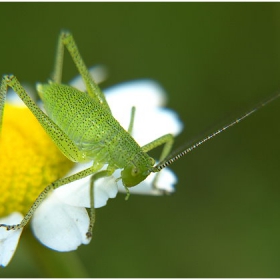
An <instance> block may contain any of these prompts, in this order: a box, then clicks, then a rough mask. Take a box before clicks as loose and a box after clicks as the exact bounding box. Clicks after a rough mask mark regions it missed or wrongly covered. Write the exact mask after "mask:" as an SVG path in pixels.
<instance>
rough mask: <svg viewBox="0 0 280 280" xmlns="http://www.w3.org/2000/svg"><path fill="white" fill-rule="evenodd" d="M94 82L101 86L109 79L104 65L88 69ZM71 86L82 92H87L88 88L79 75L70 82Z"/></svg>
mask: <svg viewBox="0 0 280 280" xmlns="http://www.w3.org/2000/svg"><path fill="white" fill-rule="evenodd" d="M88 70H89V73H90V75H91V76H92V77H93V79H94V81H95V82H96V83H97V84H99V83H101V82H103V81H104V80H105V79H106V78H107V71H106V67H105V66H103V65H96V66H93V67H91V68H89V69H88ZM69 85H70V86H72V87H74V88H76V89H78V90H80V91H85V90H86V87H85V84H84V81H83V79H82V77H81V76H80V75H79V76H77V77H75V78H74V79H72V80H71V81H70V82H69Z"/></svg>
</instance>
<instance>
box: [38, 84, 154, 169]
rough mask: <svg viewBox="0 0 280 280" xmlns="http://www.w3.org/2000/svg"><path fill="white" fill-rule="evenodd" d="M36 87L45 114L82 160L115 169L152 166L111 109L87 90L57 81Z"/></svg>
mask: <svg viewBox="0 0 280 280" xmlns="http://www.w3.org/2000/svg"><path fill="white" fill-rule="evenodd" d="M38 89H39V94H40V97H41V99H42V101H43V103H44V107H45V110H46V112H47V114H48V116H49V117H50V118H51V119H52V120H53V121H54V123H56V124H57V125H58V126H59V127H60V128H61V129H62V130H63V131H64V132H65V134H66V135H67V136H68V137H69V138H70V139H71V140H72V141H73V142H74V144H75V145H76V146H77V148H78V149H79V151H80V152H81V154H83V156H82V157H83V158H84V160H85V161H89V160H94V161H95V162H98V163H102V164H109V165H110V166H111V167H113V168H114V169H117V168H125V167H126V166H127V165H131V164H132V163H133V164H134V165H135V166H138V164H140V165H144V166H145V165H146V168H147V169H149V168H150V167H151V161H150V158H149V156H148V155H147V154H146V153H144V152H143V151H142V149H141V147H140V146H139V145H138V144H137V143H136V142H135V140H134V139H133V138H132V137H131V136H130V134H129V133H128V132H127V131H126V130H124V128H123V127H122V126H121V125H120V124H119V123H118V121H117V120H116V119H115V118H114V117H113V116H112V114H111V112H110V111H109V110H107V109H106V107H104V106H103V105H102V104H100V103H99V102H98V101H96V100H94V99H93V98H91V97H90V96H89V95H88V94H87V93H86V92H81V91H79V90H77V89H75V88H73V87H70V86H67V85H63V84H56V83H50V84H44V85H39V86H38ZM66 156H67V155H66Z"/></svg>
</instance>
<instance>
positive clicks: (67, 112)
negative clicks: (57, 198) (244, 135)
mask: <svg viewBox="0 0 280 280" xmlns="http://www.w3.org/2000/svg"><path fill="white" fill-rule="evenodd" d="M64 47H66V48H67V49H68V51H69V53H70V55H71V57H72V59H73V61H74V63H75V65H76V67H77V69H78V71H79V73H80V75H81V76H82V78H83V81H84V83H85V85H86V90H87V91H86V92H81V91H79V90H77V89H75V88H73V87H71V86H68V85H63V84H61V76H62V66H63V53H64ZM8 87H11V88H12V89H13V90H14V91H15V92H16V93H17V94H18V96H19V97H20V98H21V99H22V101H23V102H24V103H25V104H26V106H27V107H28V108H29V109H30V111H31V112H32V113H33V114H34V116H35V117H36V118H37V120H38V122H39V123H40V124H41V126H42V127H43V128H44V129H45V131H46V132H47V134H48V135H49V136H50V137H51V139H52V140H53V141H54V143H55V144H56V145H57V147H58V148H59V149H60V150H61V152H62V153H63V154H64V155H65V156H66V157H67V158H69V159H70V160H72V161H74V162H86V161H90V160H93V165H92V166H91V167H90V168H87V169H85V170H83V171H81V172H79V173H76V174H74V175H72V176H69V177H66V178H62V179H59V180H57V181H55V182H53V183H52V184H50V185H48V186H47V187H46V188H45V189H44V190H43V191H42V193H41V194H40V195H39V196H38V198H37V199H36V200H35V202H34V204H33V205H32V207H31V208H30V210H29V211H28V213H27V214H26V215H25V217H24V218H23V220H22V221H21V223H20V224H16V225H6V224H0V227H6V229H7V230H16V229H20V228H22V227H24V226H25V225H26V224H27V223H28V221H29V220H30V218H31V217H32V215H33V213H34V211H35V210H36V209H37V208H38V206H39V205H40V203H41V202H42V201H43V200H44V198H45V197H46V196H47V195H48V193H49V192H50V191H51V190H54V189H56V188H59V187H60V186H62V185H65V184H68V183H70V182H73V181H76V180H79V179H82V178H84V177H86V176H89V175H91V176H92V177H91V193H92V194H93V193H94V184H95V182H96V180H97V179H99V178H102V177H106V176H110V175H112V174H113V173H114V171H115V170H116V169H122V171H121V179H122V182H123V185H124V186H125V188H126V190H127V195H128V194H129V189H128V188H130V187H133V186H135V185H137V184H139V183H140V182H142V181H143V180H145V178H146V177H147V176H148V175H149V174H150V173H152V172H159V171H160V170H161V169H162V168H165V167H166V166H168V165H170V164H171V163H173V162H174V161H175V160H177V159H178V158H180V157H182V156H184V155H186V154H187V153H189V152H190V151H192V150H193V149H195V148H196V147H198V146H200V145H201V144H203V143H204V142H206V141H207V140H209V139H211V138H212V137H214V136H216V135H218V134H219V133H221V132H222V131H224V130H226V129H227V128H229V127H231V126H233V125H235V124H236V123H238V122H239V121H241V120H242V119H244V118H246V117H247V116H249V115H251V114H252V113H253V112H255V111H257V110H258V109H259V108H260V107H262V106H264V105H266V104H268V103H270V102H271V101H273V100H275V99H276V98H278V97H279V96H280V94H277V95H275V96H273V97H272V98H269V99H268V100H267V101H265V102H262V103H261V104H260V105H258V106H256V107H255V108H254V109H252V110H250V111H249V112H247V113H245V114H244V115H242V116H241V117H240V118H238V119H236V120H234V121H233V122H231V123H230V124H228V125H227V126H225V127H223V128H222V129H220V130H218V131H216V132H214V133H212V134H211V135H209V136H207V137H206V138H204V139H202V140H201V141H199V142H197V143H195V144H193V145H192V146H190V147H189V148H187V149H185V150H183V151H182V152H181V153H179V154H177V155H176V156H174V157H172V158H170V159H168V160H166V158H167V156H168V155H169V153H170V151H171V148H172V145H173V142H174V139H173V136H172V135H171V134H166V135H164V136H162V137H160V138H158V139H156V140H154V141H152V142H151V143H149V144H147V145H145V146H143V147H140V146H139V145H138V144H137V143H136V141H135V140H134V139H133V138H132V136H131V135H130V134H131V131H132V128H133V120H134V113H135V108H132V110H131V119H130V124H129V127H128V131H126V130H125V129H124V128H123V127H122V126H121V125H120V124H119V123H118V122H117V121H116V119H115V118H114V117H113V116H112V114H111V111H110V108H109V106H108V104H107V101H106V99H105V96H104V95H103V93H102V91H101V90H100V88H99V87H98V85H97V84H96V83H95V82H94V80H93V78H92V76H91V75H90V74H89V71H88V69H87V67H86V66H85V64H84V62H83V60H82V58H81V55H80V53H79V51H78V48H77V46H76V44H75V41H74V39H73V37H72V35H71V34H70V33H68V32H62V33H61V34H60V37H59V42H58V49H57V55H56V60H55V68H54V74H53V78H52V81H50V82H49V83H48V84H39V85H38V86H37V90H38V93H39V95H40V97H41V99H42V101H43V103H44V107H45V110H46V112H47V114H45V113H44V112H42V110H41V109H40V108H39V107H38V105H37V104H36V103H35V102H34V101H33V100H32V99H31V98H30V97H29V96H28V94H27V93H26V91H25V90H24V89H23V87H22V86H21V84H20V83H19V81H18V80H17V78H16V77H15V76H13V75H7V76H4V77H3V79H2V82H1V88H0V129H1V127H2V125H1V124H2V119H3V112H4V106H5V97H6V93H7V89H8ZM160 145H164V148H163V151H162V154H161V156H160V163H159V164H158V165H156V166H154V164H155V160H154V159H153V158H151V157H149V155H148V154H147V152H148V151H150V150H152V149H154V148H156V147H158V146H160ZM106 164H108V167H107V168H106V170H101V168H102V167H103V166H104V165H106ZM156 179H157V177H156V178H155V180H156ZM154 185H155V184H154ZM127 197H128V196H127ZM94 221H95V210H94V202H93V198H92V196H91V211H90V225H89V229H88V232H87V237H89V238H90V237H91V235H92V229H93V225H94Z"/></svg>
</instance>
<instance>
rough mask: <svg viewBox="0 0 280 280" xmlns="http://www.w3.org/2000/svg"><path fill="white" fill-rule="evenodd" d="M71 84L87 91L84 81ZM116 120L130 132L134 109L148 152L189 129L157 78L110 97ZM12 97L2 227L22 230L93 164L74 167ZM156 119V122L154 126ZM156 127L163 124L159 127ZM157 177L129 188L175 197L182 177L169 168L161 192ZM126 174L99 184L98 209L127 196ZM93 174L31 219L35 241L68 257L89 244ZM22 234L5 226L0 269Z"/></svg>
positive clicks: (137, 132)
mask: <svg viewBox="0 0 280 280" xmlns="http://www.w3.org/2000/svg"><path fill="white" fill-rule="evenodd" d="M103 70H104V68H100V67H98V68H96V67H95V68H92V69H91V70H90V71H91V73H92V74H93V76H94V77H95V80H96V81H97V82H100V81H101V80H103V79H104V77H105V74H104V71H103ZM70 85H71V86H73V87H76V88H78V89H79V90H82V91H83V90H85V88H84V85H83V83H82V79H81V77H77V78H75V79H74V80H73V81H71V82H70ZM103 92H104V94H105V96H106V99H107V101H108V104H109V106H110V108H111V111H112V114H113V116H114V117H115V118H116V119H117V120H118V121H119V123H120V124H121V125H122V126H123V127H124V128H125V129H127V128H128V126H129V120H130V114H131V108H132V106H135V107H136V114H135V120H134V126H133V133H132V136H133V137H134V138H135V140H136V141H137V142H138V143H139V145H140V146H143V145H145V144H147V143H149V142H151V141H153V140H155V139H156V138H158V137H160V136H162V135H164V134H167V133H172V134H173V135H174V136H176V135H177V134H179V133H180V132H181V130H182V123H181V121H180V120H179V118H178V116H177V114H176V113H175V112H174V111H172V110H170V109H167V108H164V105H165V103H166V93H165V91H164V90H163V88H162V87H161V86H160V85H159V84H158V83H156V82H154V81H152V80H138V81H132V82H126V83H122V84H120V85H116V86H113V87H111V88H108V89H106V90H104V91H103ZM10 96H12V98H8V99H7V103H6V106H5V113H4V120H3V127H2V134H1V135H2V136H1V139H0V150H1V159H0V172H1V176H0V177H1V185H0V193H1V196H0V223H1V224H17V223H19V222H20V221H21V220H22V218H23V216H24V214H25V213H26V212H27V211H28V209H29V208H30V206H31V205H32V203H33V202H34V200H35V199H36V197H37V196H38V195H39V193H40V192H41V191H42V190H43V189H44V187H46V186H47V185H49V184H50V183H51V182H53V181H55V180H57V179H59V178H61V177H63V176H69V175H71V174H74V173H77V172H79V171H81V170H83V169H85V168H87V167H89V166H91V165H92V162H90V163H87V164H74V163H72V162H71V161H69V160H68V159H67V158H65V157H64V156H63V155H62V153H61V152H60V151H59V150H58V149H57V147H56V146H55V145H54V144H53V142H52V140H51V139H50V138H49V137H48V136H47V134H46V133H45V131H44V130H43V129H42V127H41V126H40V125H39V123H38V122H37V120H36V119H35V117H34V116H33V115H32V113H31V112H30V111H29V110H28V109H27V107H25V106H24V105H23V104H20V102H18V101H14V98H13V97H14V96H15V94H11V95H10ZM151 120H152V121H151ZM155 124H156V125H155ZM154 176H155V174H151V175H150V176H148V178H147V179H146V180H145V181H143V182H141V183H140V184H139V185H137V186H135V187H133V188H130V193H131V194H133V193H137V194H147V195H161V194H162V193H163V192H162V191H164V192H165V193H166V192H167V193H172V192H173V191H174V185H175V184H176V176H175V174H174V173H173V172H172V171H171V170H170V169H168V168H165V169H163V170H162V171H161V174H160V176H159V180H158V181H157V189H155V188H153V187H152V181H153V178H154ZM119 177H120V170H117V171H116V172H115V173H114V174H113V175H112V176H110V177H107V178H102V179H99V180H98V181H97V182H96V184H95V189H94V206H95V208H100V207H102V206H105V205H106V203H107V201H108V199H109V198H114V197H116V195H117V193H118V191H121V192H122V191H123V192H124V191H125V189H124V187H123V185H122V182H121V180H118V181H117V180H116V179H117V178H119ZM89 183H90V176H88V177H86V178H83V179H81V180H78V181H75V182H72V183H70V184H67V185H64V186H61V187H60V188H58V189H56V190H54V191H52V192H51V193H50V194H49V196H48V197H47V198H46V199H45V200H44V201H43V202H42V203H41V205H40V206H39V207H38V209H37V210H36V211H35V213H34V215H33V217H32V219H31V229H32V231H33V233H34V235H35V237H36V238H37V239H38V240H39V241H40V242H41V243H42V244H43V245H45V246H47V247H49V248H51V249H53V250H56V251H61V252H67V251H72V250H76V249H77V248H78V246H80V245H81V244H88V243H89V242H90V238H87V237H86V233H87V231H88V226H89V215H88V212H87V210H86V208H90V197H89V193H90V188H89V186H90V184H89ZM21 233H22V229H20V230H10V231H7V230H6V229H5V228H0V265H1V266H7V265H8V263H9V262H10V260H11V258H12V257H13V254H14V252H15V250H16V247H17V244H18V241H19V238H20V235H21Z"/></svg>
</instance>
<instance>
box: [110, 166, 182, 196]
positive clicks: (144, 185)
mask: <svg viewBox="0 0 280 280" xmlns="http://www.w3.org/2000/svg"><path fill="white" fill-rule="evenodd" d="M114 176H120V172H119V171H116V172H115V173H114ZM155 176H156V173H152V174H150V175H149V176H148V177H147V179H146V180H145V181H143V182H141V183H140V184H139V185H137V186H135V187H132V188H129V191H130V193H131V194H145V195H163V194H165V193H167V194H170V193H173V192H174V191H175V188H174V185H175V184H176V183H177V177H176V175H175V174H174V173H173V171H172V170H171V169H169V168H165V169H163V170H161V171H160V175H159V178H158V181H157V184H156V188H153V186H152V183H153V180H154V178H155ZM118 185H119V191H120V192H126V190H125V188H124V187H123V185H122V183H121V181H120V183H118Z"/></svg>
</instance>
